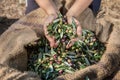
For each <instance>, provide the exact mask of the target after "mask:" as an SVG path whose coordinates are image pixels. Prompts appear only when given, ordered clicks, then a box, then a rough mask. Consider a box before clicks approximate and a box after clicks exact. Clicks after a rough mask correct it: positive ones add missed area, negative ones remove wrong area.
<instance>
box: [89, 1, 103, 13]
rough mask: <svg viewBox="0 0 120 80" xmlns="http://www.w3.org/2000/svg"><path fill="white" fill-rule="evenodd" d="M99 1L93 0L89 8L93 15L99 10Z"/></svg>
mask: <svg viewBox="0 0 120 80" xmlns="http://www.w3.org/2000/svg"><path fill="white" fill-rule="evenodd" d="M100 4H101V0H93V2H92V4H91V5H90V8H91V9H92V11H93V13H94V14H97V13H98V11H99V8H100Z"/></svg>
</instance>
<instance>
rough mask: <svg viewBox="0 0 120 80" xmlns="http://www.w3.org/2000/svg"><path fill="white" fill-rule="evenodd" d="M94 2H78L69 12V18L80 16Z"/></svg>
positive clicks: (78, 0)
mask: <svg viewBox="0 0 120 80" xmlns="http://www.w3.org/2000/svg"><path fill="white" fill-rule="evenodd" d="M92 1H93V0H76V1H75V2H74V4H73V5H72V7H71V8H70V9H69V11H68V12H67V14H66V15H67V16H74V17H77V16H79V15H80V14H81V13H82V12H83V11H84V10H85V9H86V8H87V7H88V6H89V5H90V4H91V2H92Z"/></svg>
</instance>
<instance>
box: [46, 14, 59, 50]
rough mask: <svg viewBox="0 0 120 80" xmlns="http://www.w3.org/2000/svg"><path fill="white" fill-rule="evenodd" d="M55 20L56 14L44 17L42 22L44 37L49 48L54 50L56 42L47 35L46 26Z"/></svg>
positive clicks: (52, 37)
mask: <svg viewBox="0 0 120 80" xmlns="http://www.w3.org/2000/svg"><path fill="white" fill-rule="evenodd" d="M56 18H57V15H56V14H50V15H48V16H47V17H46V19H45V22H44V33H45V37H46V38H47V39H48V41H49V43H50V47H51V48H54V47H56V46H57V44H56V42H55V38H54V36H50V35H49V34H48V30H47V27H48V25H49V24H50V23H51V22H52V21H53V20H55V19H56Z"/></svg>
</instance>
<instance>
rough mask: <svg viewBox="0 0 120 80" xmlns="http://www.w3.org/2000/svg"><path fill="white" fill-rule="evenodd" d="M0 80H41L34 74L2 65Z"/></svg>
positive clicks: (0, 65)
mask: <svg viewBox="0 0 120 80" xmlns="http://www.w3.org/2000/svg"><path fill="white" fill-rule="evenodd" d="M0 80H40V78H39V76H38V75H36V74H35V73H33V72H20V71H18V70H15V69H12V68H9V67H6V66H4V65H2V64H0Z"/></svg>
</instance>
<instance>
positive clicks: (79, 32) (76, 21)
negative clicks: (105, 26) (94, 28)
mask: <svg viewBox="0 0 120 80" xmlns="http://www.w3.org/2000/svg"><path fill="white" fill-rule="evenodd" d="M74 21H75V24H76V26H77V35H78V36H79V37H80V36H81V35H82V28H81V25H80V22H79V21H78V20H77V19H75V18H74Z"/></svg>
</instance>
